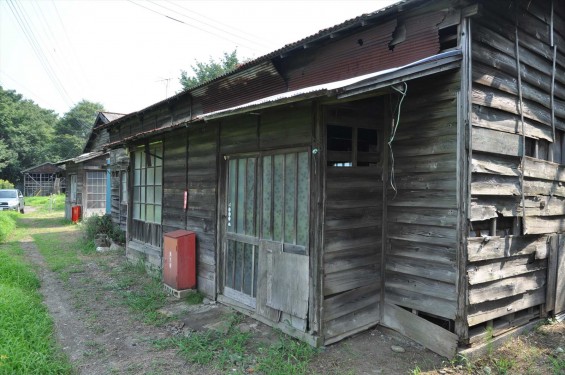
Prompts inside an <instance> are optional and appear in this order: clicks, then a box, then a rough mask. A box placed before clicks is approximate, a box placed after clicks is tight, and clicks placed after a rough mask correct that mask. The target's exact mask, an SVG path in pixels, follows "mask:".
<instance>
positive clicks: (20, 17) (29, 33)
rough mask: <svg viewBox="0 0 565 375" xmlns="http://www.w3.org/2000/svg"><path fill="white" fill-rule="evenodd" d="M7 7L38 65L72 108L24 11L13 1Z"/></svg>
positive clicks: (69, 98)
mask: <svg viewBox="0 0 565 375" xmlns="http://www.w3.org/2000/svg"><path fill="white" fill-rule="evenodd" d="M8 6H9V8H10V11H11V12H12V14H13V15H14V17H15V19H16V22H17V23H18V25H19V26H20V29H21V30H22V32H23V33H24V35H25V37H26V39H27V40H28V42H29V44H30V46H31V48H32V50H33V52H34V54H35V56H36V57H37V59H38V60H39V63H40V64H41V66H42V67H43V70H44V71H45V73H46V74H47V77H48V78H49V80H50V81H51V83H52V84H53V86H54V87H55V89H56V90H57V92H58V93H59V95H60V96H61V99H63V101H65V102H66V104H67V105H68V106H69V107H72V106H73V104H74V103H73V101H72V99H71V97H70V96H69V94H68V92H67V90H66V89H65V87H64V85H63V84H62V83H61V80H60V79H59V77H58V76H57V74H56V72H55V71H54V69H53V67H52V66H51V64H50V62H49V60H48V59H47V57H46V54H45V51H43V49H42V47H41V45H40V44H39V43H38V41H37V38H36V37H35V34H34V32H33V29H32V28H31V26H30V25H29V23H28V22H27V16H26V14H25V11H24V10H23V9H22V8H21V7H20V5H19V4H18V3H17V2H16V1H14V0H8Z"/></svg>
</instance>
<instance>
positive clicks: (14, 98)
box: [0, 86, 58, 184]
mask: <svg viewBox="0 0 565 375" xmlns="http://www.w3.org/2000/svg"><path fill="white" fill-rule="evenodd" d="M57 121H58V116H57V114H56V113H55V112H53V111H51V110H47V109H43V108H41V107H39V106H38V105H37V104H35V103H34V102H33V101H31V100H27V99H24V98H23V97H22V95H20V94H18V93H17V92H15V91H13V90H4V89H3V88H2V87H1V86H0V140H1V142H2V144H3V145H4V146H0V160H1V162H2V164H3V166H2V167H0V179H4V180H8V181H12V182H14V183H16V184H17V183H18V182H19V181H21V178H22V176H21V171H22V170H23V169H26V168H29V167H32V166H34V165H37V164H40V163H43V162H46V161H48V160H49V158H50V156H51V152H50V146H51V143H52V139H53V136H54V127H55V124H56V123H57Z"/></svg>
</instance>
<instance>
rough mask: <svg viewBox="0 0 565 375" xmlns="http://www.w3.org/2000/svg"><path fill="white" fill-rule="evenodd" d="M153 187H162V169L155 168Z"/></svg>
mask: <svg viewBox="0 0 565 375" xmlns="http://www.w3.org/2000/svg"><path fill="white" fill-rule="evenodd" d="M155 185H163V167H157V168H155Z"/></svg>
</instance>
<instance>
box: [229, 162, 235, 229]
mask: <svg viewBox="0 0 565 375" xmlns="http://www.w3.org/2000/svg"><path fill="white" fill-rule="evenodd" d="M236 186H237V161H236V160H230V162H229V169H228V207H227V210H228V212H227V221H228V223H227V227H228V229H227V230H228V232H235V223H236V217H235V206H236V204H235V200H236Z"/></svg>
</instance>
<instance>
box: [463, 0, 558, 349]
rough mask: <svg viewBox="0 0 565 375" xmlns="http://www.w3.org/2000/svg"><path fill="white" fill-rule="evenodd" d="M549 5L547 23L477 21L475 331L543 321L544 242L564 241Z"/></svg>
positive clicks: (520, 18) (471, 274) (530, 15)
mask: <svg viewBox="0 0 565 375" xmlns="http://www.w3.org/2000/svg"><path fill="white" fill-rule="evenodd" d="M516 3H518V8H516V7H515V4H516ZM553 3H554V4H553V9H554V12H553V16H552V14H551V13H552V12H551V1H536V2H528V1H521V2H520V1H519V2H513V4H511V5H509V4H510V3H509V2H484V4H483V6H484V7H483V9H481V12H480V17H475V18H473V22H472V47H471V48H472V82H473V83H472V98H471V99H472V113H471V120H472V139H471V143H472V163H471V164H472V165H471V169H472V176H471V218H470V219H471V231H470V233H469V239H468V257H469V264H468V269H467V277H468V283H469V294H468V303H469V306H468V317H467V321H468V324H469V326H471V327H472V326H477V325H479V324H481V323H483V322H490V323H489V324H492V322H491V321H492V320H493V319H496V318H500V317H503V316H504V317H505V318H504V322H503V321H501V320H499V321H498V323H500V324H497V323H496V322H495V324H494V327H495V329H496V328H497V327H503V326H504V327H507V326H509V325H510V326H511V325H516V324H520V323H521V322H524V321H527V320H528V319H531V318H533V317H535V316H539V314H540V312H542V311H541V310H539V309H537V310H532V308H534V307H536V306H539V305H542V304H543V303H544V302H545V299H546V283H547V278H548V270H547V264H548V262H547V258H548V255H549V254H551V252H554V251H556V249H554V248H552V247H551V246H550V244H549V243H548V239H547V236H548V234H550V233H555V232H563V231H565V224H564V223H565V190H564V189H563V186H562V185H563V183H564V182H565V167H564V166H563V163H564V162H565V161H564V159H563V155H565V153H564V150H563V147H564V145H563V131H564V130H565V55H564V54H563V52H565V27H564V26H565V23H564V22H565V17H564V15H565V14H564V10H563V9H565V7H564V6H563V5H564V3H563V1H554V2H553ZM552 19H553V21H552ZM552 22H553V27H554V29H553V30H552V28H551V25H552ZM552 42H553V45H552ZM554 49H556V51H555V50H554ZM554 69H555V70H554ZM552 93H553V94H552ZM560 164H561V165H560ZM518 313H519V314H518ZM536 314H537V315H536ZM519 316H520V318H518V317H519ZM475 331H476V332H475V333H476V334H478V333H479V332H481V331H484V327H481V326H477V329H476V330H475ZM473 332H474V331H472V332H471V335H473V334H474V333H473ZM498 332H502V331H500V330H499V331H496V332H495V333H498ZM471 341H473V340H471Z"/></svg>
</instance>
